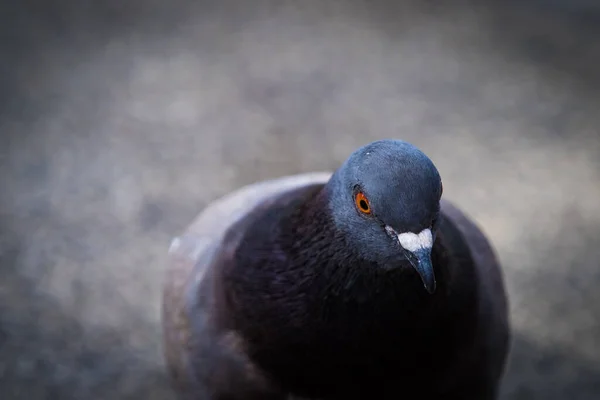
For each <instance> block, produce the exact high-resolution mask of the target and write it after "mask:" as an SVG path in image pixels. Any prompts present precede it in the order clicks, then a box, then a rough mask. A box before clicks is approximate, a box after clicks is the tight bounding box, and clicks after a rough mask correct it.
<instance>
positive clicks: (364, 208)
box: [354, 192, 371, 215]
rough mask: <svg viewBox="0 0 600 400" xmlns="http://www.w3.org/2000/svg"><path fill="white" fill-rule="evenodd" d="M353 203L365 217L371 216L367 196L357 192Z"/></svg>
mask: <svg viewBox="0 0 600 400" xmlns="http://www.w3.org/2000/svg"><path fill="white" fill-rule="evenodd" d="M354 203H355V204H356V208H357V209H358V211H360V212H361V213H363V214H366V215H369V214H371V204H369V199H367V196H365V194H364V193H363V192H357V193H356V194H355V195H354Z"/></svg>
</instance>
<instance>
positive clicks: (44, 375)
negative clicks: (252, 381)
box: [0, 0, 600, 400]
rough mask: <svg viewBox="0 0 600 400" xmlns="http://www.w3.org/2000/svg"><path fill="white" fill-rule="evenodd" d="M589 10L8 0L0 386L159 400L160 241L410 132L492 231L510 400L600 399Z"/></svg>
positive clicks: (3, 393) (0, 98)
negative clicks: (251, 192) (249, 196)
mask: <svg viewBox="0 0 600 400" xmlns="http://www.w3.org/2000/svg"><path fill="white" fill-rule="evenodd" d="M593 3H594V2H592V1H587V2H586V1H581V0H580V1H574V0H571V1H569V0H564V1H558V0H556V1H550V0H537V1H534V0H529V1H521V2H519V1H491V0H487V1H460V0H447V1H433V0H429V1H426V0H421V1H417V0H414V1H413V0H398V1H391V0H389V1H383V0H372V1H366V0H364V1H359V0H338V1H334V0H302V1H291V0H288V1H283V0H281V1H267V0H264V1H263V0H254V1H243V0H238V1H233V0H220V1H212V2H209V1H191V0H190V1H186V0H171V1H170V2H166V1H158V0H124V1H123V0H121V1H118V0H105V1H90V0H79V1H75V0H62V1H61V0H47V1H45V2H42V1H33V0H21V1H18V2H17V1H16V0H12V1H10V0H9V1H3V2H2V3H1V4H0V50H1V53H0V54H1V55H2V58H1V62H0V134H1V137H0V398H1V399H4V400H13V399H27V400H41V399H89V400H105V399H116V400H121V399H150V400H155V399H156V400H159V399H160V400H172V399H174V397H173V394H172V392H171V390H170V388H169V385H168V382H167V379H166V377H165V373H164V370H163V362H162V357H161V350H160V341H159V340H160V331H159V302H160V294H161V283H162V276H163V272H164V269H165V260H166V251H167V248H168V246H169V243H170V240H171V238H172V237H173V236H175V235H177V234H178V233H180V232H181V231H182V230H183V229H184V228H185V227H186V226H187V224H188V223H190V222H191V220H192V219H193V218H194V216H195V215H196V214H197V213H198V212H199V211H200V210H201V209H202V207H203V206H205V205H206V204H207V203H208V202H209V201H211V200H213V199H215V198H217V197H218V196H220V195H223V194H225V193H227V192H229V191H230V190H233V189H235V188H237V187H239V186H241V185H244V184H248V183H251V182H254V181H257V180H262V179H267V178H274V177H278V176H281V175H286V174H292V173H299V172H306V171H311V170H324V169H332V168H335V167H336V166H338V164H339V163H340V162H341V161H342V160H344V159H345V157H346V156H347V155H349V154H350V152H351V151H353V150H354V149H355V148H356V147H358V146H360V145H363V144H365V143H367V142H369V141H372V140H375V139H379V138H389V137H394V138H402V139H405V140H408V141H411V142H413V143H414V144H416V145H418V146H419V147H421V148H422V149H423V150H424V151H425V152H427V153H428V154H429V155H430V156H431V158H432V159H433V160H434V161H435V162H436V164H437V165H438V167H439V169H440V171H441V174H442V176H443V178H444V183H445V185H444V188H445V196H446V197H447V198H449V199H451V200H453V201H455V202H456V203H458V204H459V205H460V206H461V207H463V208H464V209H465V210H467V212H468V213H469V214H470V215H471V216H472V217H473V218H474V219H475V220H476V221H477V222H478V223H479V224H480V226H482V228H483V229H484V231H485V232H486V233H487V234H488V235H489V237H490V238H491V240H492V241H493V243H494V245H495V247H496V249H497V252H498V254H499V257H500V259H501V261H502V263H503V265H504V268H505V275H506V281H507V286H508V290H509V294H510V300H511V313H512V321H513V327H514V330H515V338H514V344H513V351H512V354H511V361H510V364H509V368H508V371H507V375H506V379H505V384H504V388H503V397H502V398H503V399H519V400H521V399H523V400H524V399H544V400H554V399H561V400H563V399H569V400H584V399H585V400H592V399H599V398H600V290H598V285H599V284H600V267H599V264H598V260H599V257H600V137H599V127H600V7H598V6H594V4H593Z"/></svg>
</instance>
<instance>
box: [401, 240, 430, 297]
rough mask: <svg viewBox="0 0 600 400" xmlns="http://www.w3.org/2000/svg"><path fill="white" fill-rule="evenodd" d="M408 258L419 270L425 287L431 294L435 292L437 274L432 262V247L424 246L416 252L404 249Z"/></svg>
mask: <svg viewBox="0 0 600 400" xmlns="http://www.w3.org/2000/svg"><path fill="white" fill-rule="evenodd" d="M404 253H405V254H406V258H408V261H410V263H411V264H412V266H413V267H414V268H415V269H416V270H417V272H418V273H419V276H420V277H421V281H422V282H423V285H424V286H425V289H426V290H427V292H429V294H433V292H435V286H436V284H435V274H434V272H433V264H432V263H431V249H428V248H424V249H419V250H416V251H414V252H412V251H408V250H404Z"/></svg>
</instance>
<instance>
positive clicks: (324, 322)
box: [163, 141, 509, 400]
mask: <svg viewBox="0 0 600 400" xmlns="http://www.w3.org/2000/svg"><path fill="white" fill-rule="evenodd" d="M424 157H425V156H424V155H423V154H422V153H420V152H419V151H418V150H417V149H416V148H414V147H412V146H411V145H408V144H405V143H404V142H400V141H380V142H374V143H373V144H370V145H368V146H365V147H363V148H361V149H359V150H358V151H357V152H355V153H353V155H352V156H351V157H350V158H349V160H348V161H347V162H346V163H345V164H344V165H343V166H342V167H340V169H338V170H337V171H336V172H335V173H333V175H332V174H329V173H313V174H303V175H295V176H288V177H284V178H280V179H276V180H272V181H266V182H260V183H256V184H253V185H249V186H247V187H244V188H242V189H239V190H238V191H235V192H233V193H231V194H230V195H228V196H226V197H225V198H223V199H220V200H218V201H216V202H213V203H212V204H211V205H209V206H208V207H207V208H205V210H204V211H203V212H202V213H201V214H200V216H199V217H198V218H197V219H196V221H194V222H193V223H192V224H191V225H190V227H189V228H188V230H187V231H186V232H185V233H184V234H183V235H181V236H180V237H179V238H177V239H175V240H174V241H173V245H172V247H171V250H170V257H171V259H170V265H169V268H168V271H167V279H166V284H165V291H164V298H163V333H164V350H165V356H166V360H167V365H168V369H169V371H170V374H171V377H172V378H173V381H174V383H175V386H176V388H177V390H178V391H179V393H180V395H181V398H182V399H189V400H192V399H194V400H204V399H206V400H217V399H219V400H221V399H222V400H225V399H232V400H233V399H240V400H241V399H274V400H275V399H282V400H283V399H295V398H306V399H323V400H325V399H370V398H377V399H387V398H390V399H392V398H401V397H402V394H403V393H405V392H406V393H408V392H410V391H416V392H415V393H418V395H419V397H421V398H425V399H453V398H460V399H494V398H495V397H496V394H497V391H498V385H499V382H500V379H501V376H502V373H503V369H504V364H505V362H506V354H507V351H508V346H509V324H508V315H507V313H508V312H507V300H506V295H505V290H504V284H503V278H502V273H501V270H500V267H499V265H498V261H497V259H496V257H495V255H494V252H493V250H492V248H491V246H490V244H489V242H488V241H487V240H486V238H485V237H484V235H483V233H482V232H481V231H480V230H479V229H478V228H477V227H476V226H475V225H474V223H473V222H471V221H470V220H469V219H468V218H467V217H466V215H465V214H463V213H462V212H461V211H460V210H458V209H457V208H456V207H455V206H453V205H452V204H451V203H450V202H448V201H446V200H440V197H441V179H440V178H439V175H438V174H437V170H436V169H435V168H434V167H433V164H432V163H431V162H430V161H429V160H428V159H426V158H424ZM382 160H384V161H386V162H389V163H392V165H390V166H388V168H387V169H386V168H381V166H380V167H379V168H377V165H378V164H380V163H381V162H382ZM394 163H396V164H394ZM394 165H396V167H394ZM403 177H404V179H403ZM378 180H379V182H378ZM398 181H400V182H398ZM402 181H404V184H403V183H402ZM394 198H396V199H397V201H398V202H399V203H401V204H400V206H399V205H398V204H395V202H394ZM363 206H364V207H363Z"/></svg>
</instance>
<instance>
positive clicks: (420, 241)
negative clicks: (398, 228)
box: [398, 229, 433, 252]
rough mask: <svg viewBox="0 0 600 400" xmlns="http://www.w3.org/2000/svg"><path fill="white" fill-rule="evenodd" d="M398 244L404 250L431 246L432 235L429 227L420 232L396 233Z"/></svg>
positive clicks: (413, 250)
mask: <svg viewBox="0 0 600 400" xmlns="http://www.w3.org/2000/svg"><path fill="white" fill-rule="evenodd" d="M398 240H399V241H400V245H401V246H402V247H404V248H405V249H406V250H408V251H411V252H415V251H417V250H420V249H431V248H432V247H433V236H432V235H431V230H430V229H423V230H422V231H421V233H419V234H416V233H412V232H404V233H401V234H399V235H398Z"/></svg>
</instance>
